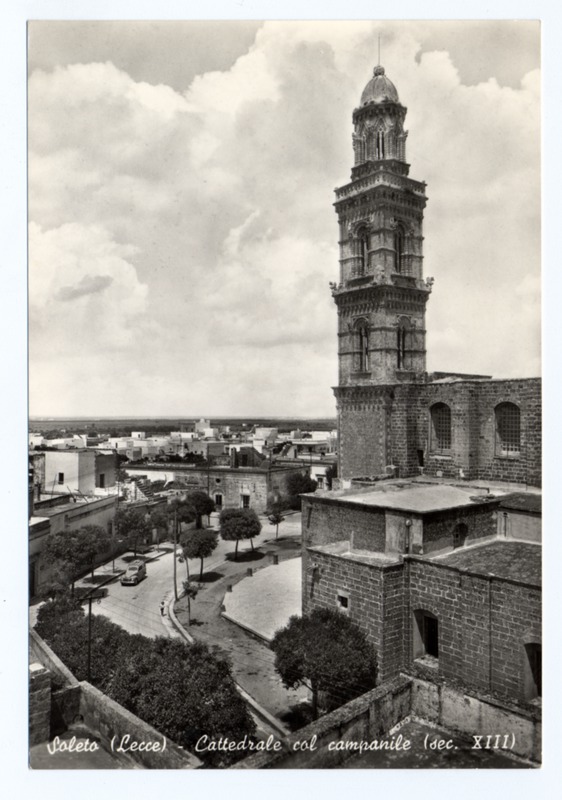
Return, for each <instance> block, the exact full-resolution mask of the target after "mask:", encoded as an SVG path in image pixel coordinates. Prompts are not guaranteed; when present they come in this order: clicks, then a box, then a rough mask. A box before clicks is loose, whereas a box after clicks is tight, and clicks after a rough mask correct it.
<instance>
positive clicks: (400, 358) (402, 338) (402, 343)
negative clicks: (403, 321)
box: [396, 327, 406, 369]
mask: <svg viewBox="0 0 562 800" xmlns="http://www.w3.org/2000/svg"><path fill="white" fill-rule="evenodd" d="M396 365H397V367H398V369H406V329H405V328H402V327H400V328H398V329H397V331H396Z"/></svg>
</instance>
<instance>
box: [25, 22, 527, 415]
mask: <svg viewBox="0 0 562 800" xmlns="http://www.w3.org/2000/svg"><path fill="white" fill-rule="evenodd" d="M420 30H421V29H420ZM377 34H378V28H377V26H376V25H375V24H374V23H373V24H371V23H364V22H353V23H330V22H314V23H305V22H300V23H298V22H296V23H273V22H270V23H265V24H264V25H263V26H262V28H261V29H260V30H259V32H258V34H257V36H256V39H255V42H254V44H253V45H252V47H251V48H250V49H249V50H248V52H247V53H244V54H242V55H241V56H240V57H239V58H238V59H237V61H236V62H235V63H234V64H233V66H232V67H231V68H230V69H229V70H225V71H223V72H218V71H215V72H210V73H205V74H201V75H198V76H197V77H196V78H195V79H194V80H193V82H192V84H191V85H190V87H189V88H188V89H187V91H185V92H184V93H182V92H180V91H178V90H177V89H172V88H171V87H169V86H165V85H163V84H158V85H151V84H148V83H142V82H138V81H135V80H133V78H132V77H131V76H130V75H128V74H127V72H125V71H124V70H122V69H117V67H115V66H114V65H113V64H112V63H110V62H104V63H90V64H74V65H69V66H64V67H59V68H57V69H54V70H53V71H51V72H44V71H36V72H34V73H33V74H32V75H31V78H30V81H29V108H30V114H29V120H30V121H29V142H30V157H29V174H30V189H29V197H30V217H31V219H32V220H33V223H32V226H31V233H30V319H31V326H30V347H31V359H32V360H31V381H32V383H31V388H32V394H31V401H32V402H31V406H32V411H35V413H41V412H42V413H49V410H50V399H49V398H50V397H54V396H55V395H56V397H57V404H58V403H60V397H61V392H60V388H61V386H62V387H64V390H65V391H64V393H63V396H64V397H66V398H68V401H67V405H65V408H64V413H76V414H78V413H82V405H81V403H82V400H80V396H81V395H80V393H77V392H76V387H75V383H76V380H77V376H80V378H81V379H82V378H83V380H84V381H85V383H86V385H87V386H89V387H91V391H90V390H88V391H89V396H91V397H92V398H95V401H94V400H89V401H88V402H90V403H91V404H92V405H95V404H96V403H97V405H96V407H95V408H93V407H92V409H91V410H89V411H88V412H85V411H84V413H100V414H103V413H107V414H111V413H129V414H133V413H139V414H143V413H170V414H172V413H178V414H191V413H196V412H201V413H209V414H212V413H214V414H218V413H238V414H260V413H261V414H271V413H277V414H289V413H303V414H329V413H334V402H333V398H332V395H331V392H330V388H329V387H330V386H331V385H333V384H334V383H335V381H336V374H337V365H336V351H337V339H336V334H335V330H336V315H335V307H334V305H333V303H332V301H331V298H330V295H329V290H328V286H327V284H328V281H330V280H335V279H337V276H338V262H337V259H338V243H337V224H336V217H335V214H334V211H333V208H332V202H333V199H334V198H333V188H334V186H336V185H341V184H343V183H344V182H346V181H347V180H349V171H350V168H351V165H352V148H351V130H352V124H351V113H352V110H353V108H354V107H355V106H356V105H357V103H358V101H359V98H360V95H361V91H362V89H363V86H364V85H365V83H366V82H367V81H368V80H369V78H370V75H371V71H372V67H373V63H374V62H373V53H375V52H376V41H377ZM422 38H423V37H420V36H419V35H417V34H416V28H415V27H412V26H410V27H408V25H405V24H403V25H392V24H390V23H389V24H388V25H386V24H385V40H386V43H385V55H384V63H385V67H386V71H387V74H388V75H389V77H390V78H391V79H392V80H393V82H394V83H395V84H396V86H397V88H398V91H399V94H400V98H401V101H402V103H403V104H404V105H406V106H408V116H407V127H408V129H409V131H410V135H409V138H408V160H409V161H410V163H411V164H412V170H411V175H412V177H414V178H416V179H419V180H425V181H427V183H428V195H429V203H428V207H427V211H426V224H425V272H426V275H433V276H434V277H435V278H436V282H435V286H434V291H433V294H432V296H431V299H430V301H429V306H428V328H429V331H430V334H429V336H428V345H429V347H430V348H431V350H430V353H429V364H428V366H429V368H430V369H455V370H466V371H476V372H484V373H492V374H494V375H497V376H498V375H511V374H518V375H525V374H532V373H533V372H535V370H536V368H537V365H538V352H539V350H538V331H539V325H538V319H539V307H538V303H537V302H535V301H533V302H531V300H530V293H531V291H532V290H533V287H535V288H536V276H537V275H538V272H539V239H538V237H539V228H540V226H539V135H538V130H539V104H538V94H539V86H540V84H539V76H538V74H537V73H531V74H528V75H527V76H526V77H525V78H524V80H523V81H522V82H521V86H520V88H518V89H515V88H511V87H505V86H501V85H499V84H498V82H497V81H496V80H495V79H494V78H493V76H491V77H490V79H489V80H488V81H486V82H484V83H479V84H476V85H471V86H466V85H464V84H463V83H462V81H461V77H460V75H459V72H458V70H457V67H456V65H455V63H454V61H453V59H452V57H451V55H450V54H449V53H448V52H444V51H439V52H438V51H432V52H422V41H421V39H422ZM533 281H535V283H533ZM70 301H72V302H70ZM521 307H523V308H524V309H525V313H523V314H521V313H519V310H520V308H521ZM514 312H515V313H514ZM491 342H492V343H493V344H491ZM514 348H515V349H516V352H517V357H514V356H513V350H514ZM55 352H57V353H58V354H67V356H68V358H69V359H72V358H74V356H75V354H76V353H77V352H79V353H80V354H81V357H82V359H83V363H88V365H89V369H88V370H87V371H84V372H83V371H82V370H83V367H82V366H81V367H80V369H78V367H77V365H76V363H74V362H72V363H71V362H70V361H69V362H68V363H65V364H64V368H63V367H60V368H58V369H57V371H56V373H55V372H54V371H53V370H54V369H55V368H54V367H52V366H51V367H47V366H45V365H46V364H52V363H53V353H55ZM104 353H105V354H107V355H106V357H104ZM139 353H142V354H143V357H142V359H141V360H142V369H139V368H138V367H135V368H134V369H133V367H132V363H133V362H135V361H137V362H138V359H139ZM58 358H59V361H58V362H57V363H59V364H60V363H61V361H60V356H59V357H58ZM108 374H112V376H113V377H114V378H115V376H116V375H117V376H118V380H120V381H121V380H122V381H125V383H126V385H127V387H128V391H123V392H122V393H121V394H119V393H118V392H117V391H116V389H115V386H114V381H113V382H112V381H110V380H108V377H107V376H108ZM83 394H84V392H82V398H83ZM65 402H66V401H65ZM57 407H59V406H58V405H57ZM57 413H58V412H57Z"/></svg>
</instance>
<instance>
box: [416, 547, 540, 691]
mask: <svg viewBox="0 0 562 800" xmlns="http://www.w3.org/2000/svg"><path fill="white" fill-rule="evenodd" d="M405 583H406V584H407V591H408V602H409V609H407V612H406V614H407V615H406V617H405V620H404V632H405V640H406V642H407V644H406V647H407V650H406V653H407V657H406V659H405V665H406V666H407V667H409V668H412V667H413V666H414V648H413V635H414V626H415V624H416V623H415V611H417V610H423V611H428V612H430V613H431V614H434V615H435V616H436V617H437V619H438V621H439V666H438V673H436V677H439V678H440V679H441V678H443V679H445V680H448V681H452V682H459V683H461V684H462V685H464V686H468V687H470V688H471V689H475V690H481V691H486V692H491V693H493V694H496V695H499V696H505V697H510V698H511V699H513V700H516V701H519V702H525V659H526V653H525V644H527V643H540V641H541V638H540V631H541V590H540V587H538V586H531V585H529V584H525V583H517V582H515V581H510V580H505V579H502V578H498V577H495V576H482V575H475V574H472V573H470V572H469V571H467V570H459V569H456V568H454V567H450V566H445V565H442V564H439V563H437V562H428V561H424V560H423V559H418V558H416V557H412V556H409V557H407V559H406V573H405Z"/></svg>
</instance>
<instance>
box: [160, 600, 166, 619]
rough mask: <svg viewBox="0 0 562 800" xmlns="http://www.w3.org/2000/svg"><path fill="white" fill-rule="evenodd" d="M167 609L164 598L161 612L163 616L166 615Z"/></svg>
mask: <svg viewBox="0 0 562 800" xmlns="http://www.w3.org/2000/svg"><path fill="white" fill-rule="evenodd" d="M165 610H166V603H165V602H164V601H163V600H162V602H161V603H160V614H161V615H162V616H164V614H165Z"/></svg>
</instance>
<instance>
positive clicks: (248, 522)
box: [219, 508, 261, 559]
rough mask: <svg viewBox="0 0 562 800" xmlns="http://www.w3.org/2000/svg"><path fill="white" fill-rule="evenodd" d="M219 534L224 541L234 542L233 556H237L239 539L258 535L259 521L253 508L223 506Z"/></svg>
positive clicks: (259, 529) (251, 542) (250, 538)
mask: <svg viewBox="0 0 562 800" xmlns="http://www.w3.org/2000/svg"><path fill="white" fill-rule="evenodd" d="M219 521H220V534H221V537H222V538H223V539H224V540H225V541H230V542H236V547H235V548H234V558H235V559H236V558H238V543H239V542H240V540H241V539H249V540H250V544H251V545H252V550H253V549H254V543H253V541H252V539H253V538H254V537H255V536H258V535H259V532H260V531H261V522H260V521H259V518H258V515H257V514H256V512H255V511H254V510H253V508H225V509H223V510H222V511H221V515H220V519H219Z"/></svg>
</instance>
